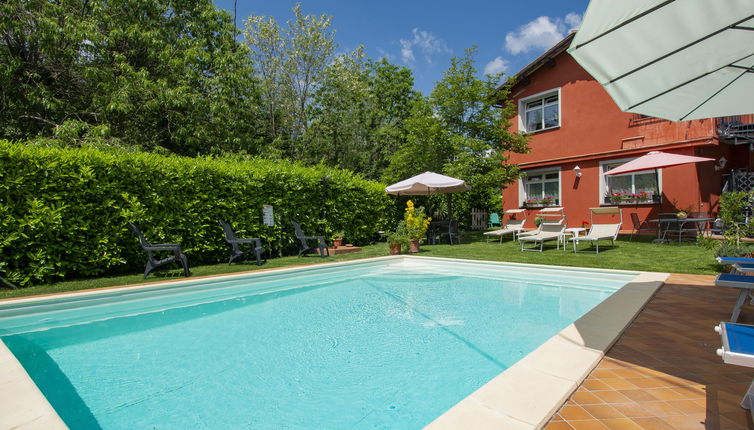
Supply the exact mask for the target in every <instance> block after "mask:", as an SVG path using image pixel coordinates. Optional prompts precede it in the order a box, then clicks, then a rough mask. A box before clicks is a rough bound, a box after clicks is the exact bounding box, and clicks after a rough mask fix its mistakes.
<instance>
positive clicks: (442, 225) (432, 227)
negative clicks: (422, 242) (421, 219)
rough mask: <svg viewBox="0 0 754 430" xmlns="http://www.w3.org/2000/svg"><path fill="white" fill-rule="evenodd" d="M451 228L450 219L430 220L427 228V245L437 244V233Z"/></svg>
mask: <svg viewBox="0 0 754 430" xmlns="http://www.w3.org/2000/svg"><path fill="white" fill-rule="evenodd" d="M449 228H450V220H444V221H430V222H429V227H428V228H427V245H436V244H437V240H436V237H437V234H438V233H440V232H443V231H448V229H449Z"/></svg>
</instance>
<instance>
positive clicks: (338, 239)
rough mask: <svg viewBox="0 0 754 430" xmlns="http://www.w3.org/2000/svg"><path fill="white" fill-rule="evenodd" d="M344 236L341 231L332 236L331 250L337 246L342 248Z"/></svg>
mask: <svg viewBox="0 0 754 430" xmlns="http://www.w3.org/2000/svg"><path fill="white" fill-rule="evenodd" d="M345 235H346V234H345V233H344V232H343V231H339V232H337V233H335V234H334V235H332V246H333V248H337V247H339V246H343V237H344V236H345Z"/></svg>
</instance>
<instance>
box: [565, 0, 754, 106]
mask: <svg viewBox="0 0 754 430" xmlns="http://www.w3.org/2000/svg"><path fill="white" fill-rule="evenodd" d="M568 52H569V53H570V54H571V55H572V56H573V57H574V58H575V59H576V61H578V62H579V64H581V66H582V67H584V69H586V70H587V71H588V72H589V73H590V74H591V75H592V76H593V77H594V78H595V79H596V80H597V81H599V83H600V84H602V85H603V86H604V88H605V89H606V90H607V92H608V93H609V94H610V95H611V96H612V98H613V100H615V102H616V103H617V104H618V106H619V107H620V108H621V109H622V110H623V111H626V112H634V113H639V114H644V115H648V116H653V117H658V118H665V119H669V120H673V121H683V120H690V119H699V118H711V117H720V116H731V115H740V114H748V113H754V97H752V94H754V69H753V68H752V67H754V0H724V1H722V0H718V1H713V0H625V1H616V0H591V2H590V3H589V7H588V8H587V11H586V13H585V15H584V19H583V22H582V24H581V27H580V28H579V30H578V32H577V33H576V36H575V37H574V39H573V42H572V43H571V47H570V48H569V50H568Z"/></svg>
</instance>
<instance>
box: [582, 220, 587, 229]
mask: <svg viewBox="0 0 754 430" xmlns="http://www.w3.org/2000/svg"><path fill="white" fill-rule="evenodd" d="M581 228H583V229H585V230H589V221H581Z"/></svg>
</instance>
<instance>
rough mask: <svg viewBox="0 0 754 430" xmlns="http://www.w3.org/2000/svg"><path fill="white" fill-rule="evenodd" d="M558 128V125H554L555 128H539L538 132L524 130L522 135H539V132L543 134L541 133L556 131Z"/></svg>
mask: <svg viewBox="0 0 754 430" xmlns="http://www.w3.org/2000/svg"><path fill="white" fill-rule="evenodd" d="M559 128H560V125H556V126H555V127H547V128H541V129H539V130H533V131H528V130H526V129H524V130H522V131H523V132H524V133H526V134H536V133H540V132H543V131H550V130H557V129H559Z"/></svg>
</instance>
